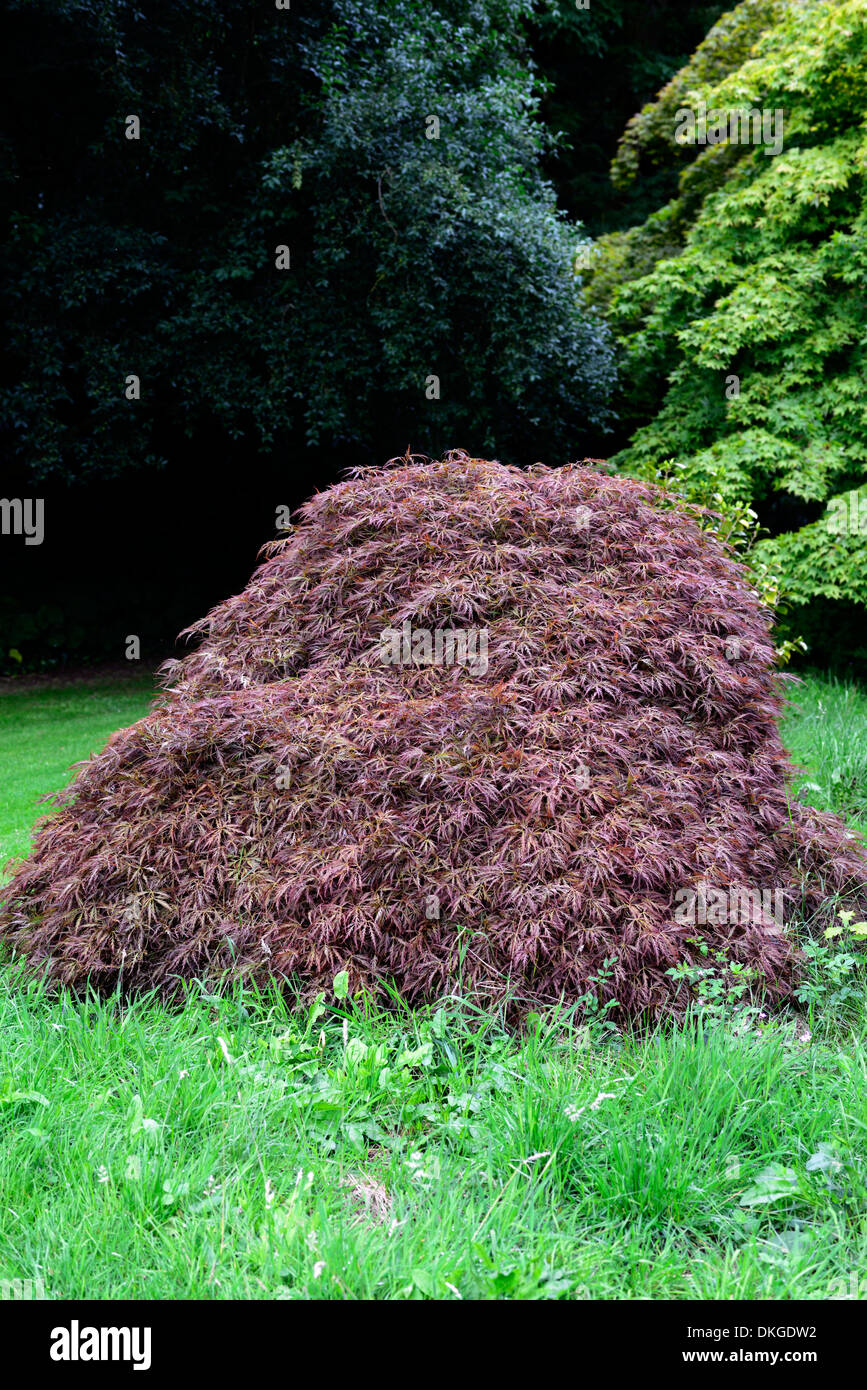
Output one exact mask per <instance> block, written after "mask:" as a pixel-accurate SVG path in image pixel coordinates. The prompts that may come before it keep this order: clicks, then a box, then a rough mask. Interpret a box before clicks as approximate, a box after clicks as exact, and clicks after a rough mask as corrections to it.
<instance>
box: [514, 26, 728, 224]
mask: <svg viewBox="0 0 867 1390" xmlns="http://www.w3.org/2000/svg"><path fill="white" fill-rule="evenodd" d="M724 8H725V6H724V5H722V4H720V3H718V0H717V3H709V4H696V3H695V0H591V3H590V4H589V5H588V7H587V9H583V10H582V9H578V7H577V5H576V4H575V3H574V0H558V3H554V4H547V3H543V4H540V5H538V6H536V8H535V10H534V13H533V17H532V20H531V22H530V28H529V32H530V36H531V43H532V50H533V56H534V58H535V61H536V64H537V67H538V69H539V72H540V75H541V77H542V78H543V80H544V82H545V85H546V93H545V96H544V98H543V101H542V115H543V118H544V120H545V124H546V125H547V126H548V128H549V129H550V130H552V131H554V132H557V134H558V136H559V139H558V144H557V148H556V149H555V150H552V151H551V152H550V153H549V154H548V155H547V156H546V159H545V169H546V171H547V172H548V173H549V175H550V177H551V179H552V180H553V182H554V183H555V185H556V187H557V192H558V196H559V200H560V205H561V207H564V208H566V209H567V210H568V212H569V213H570V215H572V216H575V217H579V218H581V219H582V220H583V221H584V222H586V224H587V227H588V229H589V230H590V231H591V232H592V233H593V235H594V236H598V235H600V234H601V233H602V232H609V231H613V230H614V229H615V228H620V227H628V226H631V225H633V224H634V223H636V222H641V221H643V220H644V218H645V217H647V216H648V215H649V214H650V213H651V212H652V211H654V210H655V209H656V208H657V207H659V205H660V204H661V203H664V202H665V201H666V200H667V199H668V198H670V197H673V196H674V194H675V192H676V190H677V176H676V174H675V173H673V172H672V170H671V169H670V168H668V167H659V168H656V169H645V170H643V171H642V178H641V180H640V182H636V183H633V184H632V185H630V186H629V187H625V186H618V187H615V185H614V184H613V183H612V180H611V176H610V164H611V159H612V154H613V152H614V150H615V149H616V147H617V143H618V141H619V139H620V136H621V133H622V131H623V127H624V125H625V124H626V122H627V120H629V118H630V117H631V116H632V115H634V114H635V113H636V112H637V111H639V110H640V109H641V107H643V106H644V104H645V102H647V101H650V100H651V98H652V97H654V96H656V94H657V92H658V91H659V89H660V88H661V87H663V86H664V85H665V83H666V82H667V81H668V80H669V78H670V77H671V76H672V75H673V74H674V73H675V72H677V71H678V69H679V68H682V67H683V65H684V64H685V63H686V61H687V59H688V57H689V55H690V53H691V52H692V50H693V49H694V48H695V47H696V46H697V45H698V44H699V43H700V42H701V40H702V39H703V38H704V36H705V34H706V33H707V32H708V30H709V29H710V28H711V27H712V25H713V24H715V23H716V21H717V20H718V19H719V16H720V14H721V13H722V11H723V9H724Z"/></svg>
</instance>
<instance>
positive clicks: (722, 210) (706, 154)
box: [589, 0, 867, 626]
mask: <svg viewBox="0 0 867 1390" xmlns="http://www.w3.org/2000/svg"><path fill="white" fill-rule="evenodd" d="M701 102H705V103H706V106H707V110H708V111H709V112H712V111H722V112H738V111H741V110H744V109H752V108H756V109H760V110H763V111H767V112H775V111H777V110H782V111H783V113H784V116H783V132H784V138H783V148H782V151H781V152H779V153H776V154H773V155H771V154H770V152H769V149H768V147H767V146H765V145H761V144H756V145H753V144H745V143H743V144H742V143H737V142H736V141H733V140H732V139H731V138H728V139H724V140H722V141H721V142H719V143H715V144H707V145H706V146H704V147H701V146H699V145H698V144H692V145H690V144H688V143H687V144H681V143H679V142H678V140H677V137H676V131H677V128H678V112H679V111H681V112H682V111H684V110H686V109H692V110H693V111H697V110H699V103H701ZM865 112H867V4H865V0H843V3H833V4H832V3H827V0H797V2H796V0H774V2H772V0H746V3H744V4H741V5H739V6H738V7H737V9H735V10H734V11H732V12H731V13H730V14H727V15H725V16H723V18H722V19H721V20H720V22H719V24H718V25H717V26H716V27H715V28H714V29H713V30H712V31H711V33H710V34H709V35H708V37H707V38H706V40H705V41H704V42H703V43H702V44H701V45H700V46H699V48H698V50H697V52H696V54H695V55H694V57H693V59H692V60H691V61H690V63H689V64H688V65H687V66H686V67H685V68H684V69H683V70H682V71H681V72H680V73H678V75H677V76H676V77H675V78H674V79H673V80H672V82H671V83H670V84H669V85H668V86H667V87H666V88H665V89H664V90H663V91H662V92H661V94H660V96H659V98H658V99H657V101H656V102H654V103H653V104H651V105H650V106H649V107H647V108H645V110H643V111H642V112H641V113H640V114H639V115H638V116H637V117H636V118H635V119H634V120H633V121H632V122H631V123H630V125H629V127H628V128H627V131H626V133H625V135H624V138H623V141H622V143H621V147H620V150H619V153H618V156H617V159H616V160H615V166H614V174H615V177H616V178H618V179H621V180H627V181H628V180H630V179H635V178H639V177H641V176H642V173H643V170H644V169H645V168H646V167H647V166H651V167H653V166H655V165H658V164H666V163H667V164H668V165H669V166H670V167H673V168H677V169H679V171H680V173H679V194H678V197H677V198H675V199H674V200H673V201H671V202H670V203H668V204H667V205H666V206H665V207H663V208H661V209H659V210H658V211H657V212H656V213H654V214H653V215H652V216H651V217H650V218H648V219H647V220H646V221H645V222H644V223H643V224H642V225H641V226H639V227H636V228H632V229H630V230H629V231H628V232H626V233H616V234H613V235H612V236H610V237H608V238H605V239H603V241H602V243H601V246H600V254H599V257H598V259H597V261H596V262H595V264H594V270H593V275H592V281H591V285H590V289H589V296H590V298H591V300H592V301H593V302H594V303H595V304H596V305H597V306H599V307H600V308H602V309H604V310H605V311H606V312H607V313H608V314H609V316H610V318H611V321H612V322H613V324H614V325H615V326H616V329H617V332H618V335H619V337H620V341H621V345H622V352H623V361H624V382H623V389H622V399H623V405H624V409H625V413H626V415H627V418H628V419H629V421H630V423H631V424H632V425H633V426H635V425H637V426H638V427H637V428H635V431H634V434H633V437H632V439H631V442H630V443H629V445H628V447H627V448H625V449H624V450H623V451H622V452H621V453H620V454H619V455H618V456H617V462H618V463H619V464H620V465H621V466H622V467H624V468H625V469H627V470H629V471H632V472H637V473H646V474H653V473H654V472H655V471H656V470H657V469H658V468H659V466H660V465H661V464H662V463H663V461H664V460H669V459H673V460H675V461H676V462H677V464H678V471H679V478H680V486H681V488H682V490H683V491H684V493H685V494H686V495H687V496H689V497H691V498H693V499H695V500H698V501H701V502H711V501H712V500H713V498H714V496H716V495H719V496H720V497H722V498H723V499H725V500H726V502H728V503H731V504H742V505H751V506H753V507H754V508H755V509H756V511H757V512H758V514H759V517H760V518H761V520H762V521H763V522H764V523H765V525H766V527H767V528H768V530H769V531H770V532H771V535H770V536H769V537H768V538H767V539H765V540H763V541H760V542H759V543H758V545H757V546H756V547H755V548H754V558H755V559H756V561H757V563H759V564H761V565H762V566H764V567H765V569H767V568H768V567H770V568H771V569H772V570H773V571H775V572H776V574H777V575H778V576H779V581H780V583H781V585H782V588H783V591H784V593H785V594H786V595H787V597H788V600H789V601H790V602H791V603H794V604H795V605H796V609H797V610H800V613H801V616H803V609H804V608H805V607H806V606H807V605H813V604H815V603H816V602H821V601H824V600H833V601H834V602H835V603H836V604H839V605H841V609H840V612H841V613H843V612H845V611H847V609H848V610H853V611H857V612H858V613H859V614H860V621H861V624H862V626H863V606H864V605H865V604H867V487H865V481H867V392H865V380H867V208H865V189H867V179H865V175H867V123H865ZM682 128H683V123H681V129H682ZM731 133H732V131H731V127H729V136H731ZM797 621H800V617H797V618H796V622H797Z"/></svg>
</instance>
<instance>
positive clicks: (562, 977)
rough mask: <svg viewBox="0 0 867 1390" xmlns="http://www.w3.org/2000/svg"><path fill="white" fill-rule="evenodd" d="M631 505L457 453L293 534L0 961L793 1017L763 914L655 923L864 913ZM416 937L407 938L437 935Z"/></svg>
mask: <svg viewBox="0 0 867 1390" xmlns="http://www.w3.org/2000/svg"><path fill="white" fill-rule="evenodd" d="M660 500H661V494H660V493H659V491H658V489H655V488H654V487H652V486H650V485H648V484H640V483H637V482H633V481H630V480H626V479H623V478H617V477H615V478H611V477H608V476H605V475H603V474H601V473H599V472H597V471H594V470H593V469H591V468H587V467H583V466H578V465H576V466H570V467H567V468H559V469H547V468H543V467H541V466H536V467H535V468H533V469H531V470H529V471H527V472H524V471H521V470H519V469H515V468H507V467H504V466H502V465H501V464H499V463H495V462H487V461H485V460H481V459H471V458H469V457H467V456H466V455H465V454H462V453H453V454H450V455H448V456H447V457H446V458H445V459H444V460H443V461H442V462H436V463H425V462H417V461H415V460H413V459H405V460H398V461H396V462H395V463H394V464H393V465H390V466H388V467H386V468H383V469H370V470H363V471H362V472H360V473H359V474H357V475H356V476H354V477H353V478H351V479H350V480H349V481H347V482H343V483H341V484H339V485H337V486H335V487H332V488H330V489H328V490H327V491H326V492H323V493H321V494H319V495H317V496H316V497H314V498H313V499H312V500H311V501H310V502H308V503H307V504H306V505H305V506H304V507H303V508H302V509H301V512H300V519H299V524H298V525H297V527H296V528H295V529H294V530H293V532H292V533H291V534H290V535H289V537H288V539H285V540H280V541H276V542H273V543H272V544H270V545H269V546H267V547H266V554H267V558H266V559H265V562H264V563H263V564H262V565H261V566H260V568H259V569H258V570H257V571H256V573H255V574H254V576H253V578H252V579H251V581H250V583H249V584H248V586H247V588H246V589H245V590H244V591H243V592H242V593H241V594H238V595H236V596H235V597H233V598H230V599H228V600H227V601H226V602H225V603H222V604H220V605H219V606H218V607H217V608H215V609H214V610H213V612H212V613H210V614H209V615H208V617H207V618H205V619H203V620H202V622H200V623H198V624H196V625H195V627H194V628H193V629H191V630H190V632H191V633H194V634H197V635H201V638H202V640H201V643H200V645H199V647H198V648H197V649H196V650H195V651H194V652H192V653H191V654H190V655H188V656H187V657H186V658H185V659H184V660H182V661H180V662H173V663H169V666H168V669H167V670H166V681H167V683H170V686H171V688H170V689H169V690H168V691H167V694H166V695H165V697H164V699H163V701H162V702H161V704H160V705H159V706H158V707H157V708H156V709H155V711H154V712H153V713H152V714H150V715H148V716H147V717H146V718H145V719H143V720H141V721H139V723H137V724H135V725H133V726H132V727H131V728H129V729H126V730H123V731H121V732H120V733H118V734H115V735H114V736H113V737H112V739H111V740H110V742H109V744H108V746H107V747H106V748H105V749H104V750H103V752H101V753H100V754H98V755H97V756H95V757H94V758H92V759H91V760H90V761H89V762H87V763H85V764H84V765H83V766H82V767H81V770H80V771H79V773H78V776H77V777H76V779H75V781H74V782H73V783H72V784H71V786H70V787H69V788H68V789H67V790H66V791H65V792H63V793H60V794H59V795H58V797H57V798H55V800H56V802H57V803H58V804H59V807H60V809H59V810H57V811H56V812H55V814H53V815H52V816H51V817H49V818H48V819H47V820H46V821H45V822H43V824H42V826H41V828H40V830H39V832H38V835H37V838H36V842H35V845H34V849H33V851H32V853H31V855H30V857H29V858H28V859H27V860H26V861H24V862H23V863H22V864H21V865H20V866H19V867H18V870H17V873H16V876H15V878H14V880H13V881H12V883H11V885H10V886H9V888H8V889H7V892H6V902H5V907H4V908H3V910H2V912H0V939H2V940H3V941H5V942H6V943H7V944H11V945H13V946H15V947H17V948H18V949H20V950H22V951H24V952H26V953H27V954H28V955H29V956H30V957H31V960H32V962H33V964H34V965H36V966H39V967H42V966H44V965H45V964H46V963H48V966H49V970H50V973H51V975H52V976H53V977H54V978H55V979H57V980H60V981H64V982H68V983H71V984H76V985H78V984H82V983H83V982H84V981H85V980H86V979H87V978H88V977H90V978H91V979H92V981H93V982H94V983H95V984H96V985H98V986H99V987H101V988H109V987H112V986H113V985H114V984H115V983H116V982H117V979H118V976H119V973H120V972H122V978H123V981H124V983H125V984H127V985H129V986H132V987H135V986H142V987H145V986H153V985H159V986H161V987H163V988H166V989H169V988H170V987H171V986H172V984H173V982H174V981H175V980H176V979H177V978H178V977H180V978H184V979H188V978H190V977H192V976H205V977H207V978H211V979H213V978H214V977H215V976H216V975H220V974H222V973H223V972H229V973H230V974H231V975H233V976H236V977H244V978H251V977H252V978H255V979H257V980H259V981H264V980H266V979H267V978H269V977H272V976H274V975H278V976H279V975H286V976H289V977H292V978H294V979H297V980H300V982H301V984H302V986H303V988H304V990H305V992H308V991H313V990H315V989H317V988H323V987H327V985H328V984H329V983H330V981H331V978H332V977H333V975H334V974H335V973H336V972H337V971H339V970H341V969H348V970H349V972H350V976H351V979H352V981H353V985H354V986H359V985H365V986H367V987H369V988H371V989H372V990H374V991H378V990H379V988H380V986H381V984H382V982H384V981H386V980H393V981H394V982H395V983H396V985H397V987H398V988H399V989H400V991H401V992H402V993H403V994H404V995H405V996H406V997H407V998H408V999H409V1000H411V1001H419V1000H424V999H430V998H434V997H436V996H437V995H438V994H440V993H441V992H443V991H445V990H448V989H449V988H450V987H452V986H453V985H454V984H455V982H456V979H457V976H458V974H459V973H460V976H461V979H462V981H463V982H464V984H465V985H468V986H470V987H472V988H474V989H475V990H476V991H477V992H478V993H479V995H480V996H481V997H483V998H486V999H490V1000H497V999H500V998H502V997H503V995H504V994H505V993H506V992H507V990H508V991H510V992H513V993H514V994H516V995H517V996H518V997H519V998H520V1000H521V1001H523V1005H524V1006H526V1005H527V1004H529V1003H533V1004H534V1005H539V1004H544V1003H547V1002H551V1001H555V1000H557V999H559V998H561V997H565V998H566V1000H567V1001H569V1000H572V999H575V998H576V997H578V996H580V995H582V994H583V993H584V992H585V991H586V990H587V988H588V983H589V985H590V987H591V988H595V986H594V984H593V981H594V978H595V977H597V976H598V973H599V971H600V969H601V967H602V965H603V961H604V960H605V959H606V958H610V957H614V958H615V965H614V966H613V969H612V971H611V975H610V978H609V979H608V981H607V983H606V984H605V986H604V991H603V992H604V993H605V994H607V996H608V997H613V998H616V1000H617V1001H618V1002H619V1004H620V1005H621V1009H622V1012H621V1015H620V1016H621V1017H623V1016H625V1015H627V1014H628V1015H632V1016H637V1015H648V1014H649V1015H652V1014H655V1013H657V1012H658V1011H659V1010H661V1009H662V1010H666V1009H671V1008H674V1009H675V1010H678V1009H679V1008H680V1007H681V1000H680V998H679V997H678V998H677V1000H675V994H676V986H675V984H674V982H673V981H672V980H671V978H670V977H669V976H668V975H667V974H666V971H667V970H668V969H669V967H671V966H674V965H676V964H678V963H679V962H681V961H695V962H697V963H700V962H701V960H702V957H701V956H700V954H699V947H698V940H699V939H701V940H703V941H704V942H705V943H706V944H707V945H708V946H709V947H710V948H711V950H716V949H722V948H724V949H725V950H726V951H727V952H728V955H729V957H730V959H732V960H736V961H740V962H743V963H745V964H747V965H750V966H752V967H753V968H754V969H755V970H756V971H757V973H758V977H759V980H760V982H761V984H762V985H763V986H764V988H765V989H766V990H767V991H768V992H769V993H770V994H771V996H772V997H773V996H776V997H780V996H783V995H785V994H786V993H787V992H788V990H789V989H790V988H791V982H792V977H793V968H794V966H795V962H796V954H797V952H796V946H795V943H794V941H793V939H792V935H791V931H790V929H789V927H788V925H787V924H786V923H785V922H784V923H782V924H781V923H780V922H779V921H777V920H774V919H773V918H772V917H770V916H768V914H767V913H765V912H761V911H759V912H754V913H752V914H751V915H750V916H749V917H748V920H746V921H743V920H738V921H729V922H711V923H709V924H703V925H699V926H696V925H691V924H689V923H688V922H684V921H682V920H679V918H678V916H677V912H676V903H677V901H678V892H679V890H681V891H682V890H683V889H689V888H691V887H693V886H695V885H697V884H702V883H705V884H710V885H715V886H717V887H718V888H720V889H722V890H726V891H727V890H728V889H729V888H731V887H732V886H733V885H734V886H736V887H737V886H740V885H745V886H747V887H753V886H758V887H759V888H768V889H773V890H775V891H777V890H781V891H782V895H783V901H784V903H785V905H786V911H787V915H789V914H791V913H792V912H793V911H794V910H796V909H800V908H802V907H806V908H807V909H815V908H817V907H819V906H820V905H821V902H822V900H823V897H824V895H825V894H827V893H831V892H849V891H851V890H852V887H853V884H863V881H864V879H865V876H867V875H865V863H864V860H863V858H862V857H861V851H860V849H859V846H858V842H857V840H856V838H855V837H854V836H853V835H852V834H851V833H850V832H848V831H847V830H846V828H845V826H844V825H843V824H842V823H841V822H840V821H839V820H837V819H836V818H834V817H832V816H829V815H825V814H822V813H819V812H816V811H812V810H809V809H807V808H804V807H802V806H800V805H799V804H798V803H796V802H793V801H791V800H790V798H789V797H788V795H787V774H788V772H789V770H790V769H789V765H788V763H787V760H786V756H785V753H784V750H783V748H782V745H781V742H780V736H779V732H778V728H777V722H776V716H777V714H778V712H779V708H780V695H779V691H778V685H777V678H776V676H775V673H774V653H773V647H772V643H771V640H770V637H769V620H768V615H767V613H766V612H765V611H764V610H763V609H762V607H761V605H760V603H759V601H758V599H757V598H756V596H755V594H754V592H753V590H752V589H751V588H750V586H749V584H748V582H747V580H746V578H745V575H744V572H743V570H742V568H741V566H740V565H739V564H738V563H737V562H736V561H735V560H734V559H733V558H732V557H731V556H730V555H729V554H728V553H727V552H726V551H725V550H724V549H723V548H722V547H721V546H720V545H719V544H718V543H717V542H716V541H715V540H714V539H713V538H712V537H711V536H709V535H708V534H706V533H705V532H703V531H702V530H701V529H700V528H699V526H698V525H697V524H696V522H695V521H694V520H693V519H692V518H691V517H689V516H687V515H686V514H684V512H683V511H677V510H673V509H671V508H670V507H666V506H661V505H660ZM406 622H409V624H410V625H411V627H412V629H413V630H414V631H416V630H418V629H424V630H428V631H434V630H436V629H465V628H467V627H472V628H474V629H476V630H480V629H481V630H484V631H485V632H486V634H487V643H488V649H487V667H486V669H483V668H482V667H479V668H477V669H473V668H472V667H471V666H469V665H467V664H463V665H461V664H459V663H456V664H452V665H444V664H440V665H434V664H430V665H419V664H412V663H410V664H405V665H401V664H397V665H387V664H384V663H383V660H382V656H381V645H380V644H381V635H382V633H383V630H384V629H396V630H402V629H403V625H404V624H405V623H406ZM432 904H435V907H436V910H435V911H432Z"/></svg>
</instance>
